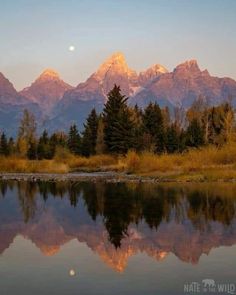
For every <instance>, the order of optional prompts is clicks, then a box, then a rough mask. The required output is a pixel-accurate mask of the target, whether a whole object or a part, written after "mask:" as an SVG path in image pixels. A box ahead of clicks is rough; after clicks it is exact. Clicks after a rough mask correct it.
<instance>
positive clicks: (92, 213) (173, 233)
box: [0, 181, 236, 294]
mask: <svg viewBox="0 0 236 295" xmlns="http://www.w3.org/2000/svg"><path fill="white" fill-rule="evenodd" d="M235 189H236V186H235V185H233V184H232V185H229V184H218V185H216V184H211V185H209V184H208V185H206V184H201V185H199V184H198V185H184V186H183V185H158V184H148V183H146V184H135V183H127V184H122V183H117V184H114V183H103V182H98V183H86V182H79V183H77V182H38V183H36V182H13V181H12V182H1V183H0V254H2V255H3V254H4V252H7V249H10V248H11V247H14V244H15V243H17V242H16V241H17V240H18V239H19V236H20V237H23V238H24V239H26V240H30V241H31V242H32V243H33V244H34V245H35V246H36V247H37V248H39V249H40V251H41V253H42V254H43V256H46V257H48V256H55V255H56V254H58V253H60V250H61V249H62V248H63V247H65V246H66V245H67V244H68V243H70V242H73V243H74V242H75V241H77V244H78V245H79V244H80V243H83V244H84V245H86V247H87V248H89V249H91V250H92V252H93V253H95V254H96V255H98V256H99V257H100V258H101V260H102V261H103V262H104V263H105V265H107V266H108V267H109V268H110V269H113V270H115V271H117V272H120V273H122V272H124V271H125V270H126V268H127V267H128V264H129V263H128V260H129V259H131V257H134V256H136V255H140V254H141V255H143V254H145V255H147V256H148V257H151V259H152V260H153V261H160V262H161V261H165V259H167V257H168V256H169V255H173V254H174V256H176V257H177V258H178V260H179V261H182V262H187V263H189V264H190V265H192V267H194V265H197V264H198V263H199V260H200V259H201V256H202V255H203V254H207V255H209V254H210V253H211V250H212V249H214V248H218V247H220V246H232V245H234V244H236V214H235V213H236V211H235V210H236V206H235V205H236V194H235V192H236V190H235ZM0 257H1V256H0ZM229 259H231V260H233V261H235V257H230V258H229ZM0 261H1V260H0ZM156 263H157V262H156ZM215 267H216V266H214V268H215ZM163 290H165V289H163ZM6 294H7V293H6ZM45 294H46V293H45ZM88 294H93V293H89V292H88ZM94 294H96V293H94ZM104 294H105V293H104ZM127 294H128V293H127ZM133 294H138V292H137V293H133ZM150 294H152V292H151V293H150ZM153 294H154V293H153ZM169 294H170V293H169ZM176 294H177V293H176Z"/></svg>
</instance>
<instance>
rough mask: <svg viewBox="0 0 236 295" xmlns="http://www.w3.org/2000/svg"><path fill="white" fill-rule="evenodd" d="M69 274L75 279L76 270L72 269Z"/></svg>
mask: <svg viewBox="0 0 236 295" xmlns="http://www.w3.org/2000/svg"><path fill="white" fill-rule="evenodd" d="M69 274H70V276H71V277H74V276H75V270H74V269H71V270H70V271H69Z"/></svg>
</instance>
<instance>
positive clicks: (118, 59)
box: [92, 52, 135, 81]
mask: <svg viewBox="0 0 236 295" xmlns="http://www.w3.org/2000/svg"><path fill="white" fill-rule="evenodd" d="M134 73H135V71H133V70H131V69H129V67H128V65H127V63H126V60H125V56H124V54H123V53H121V52H116V53H114V54H112V55H111V56H110V57H109V58H108V59H106V60H105V62H104V63H102V64H101V66H100V67H99V68H98V70H97V71H96V73H94V74H93V75H92V76H93V77H94V78H95V79H96V80H98V81H99V80H103V79H104V78H105V77H106V76H107V75H114V74H119V75H120V74H127V75H128V76H130V75H132V74H134Z"/></svg>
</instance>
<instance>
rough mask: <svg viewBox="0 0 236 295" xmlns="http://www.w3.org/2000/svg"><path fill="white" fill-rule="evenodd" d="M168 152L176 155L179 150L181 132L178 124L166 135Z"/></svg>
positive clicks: (173, 125)
mask: <svg viewBox="0 0 236 295" xmlns="http://www.w3.org/2000/svg"><path fill="white" fill-rule="evenodd" d="M166 150H167V152H168V153H175V152H177V151H178V150H179V132H178V128H177V126H176V124H171V126H170V127H168V128H167V133H166Z"/></svg>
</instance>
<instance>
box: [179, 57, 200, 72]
mask: <svg viewBox="0 0 236 295" xmlns="http://www.w3.org/2000/svg"><path fill="white" fill-rule="evenodd" d="M179 71H191V72H201V70H200V68H199V66H198V62H197V60H196V59H191V60H187V61H185V62H183V63H181V64H179V65H178V66H177V67H176V68H175V69H174V72H179Z"/></svg>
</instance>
